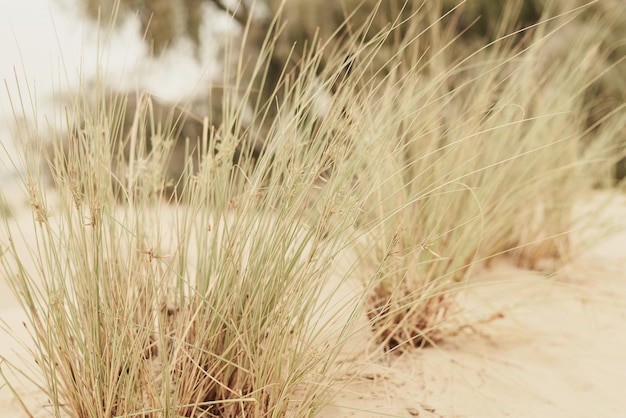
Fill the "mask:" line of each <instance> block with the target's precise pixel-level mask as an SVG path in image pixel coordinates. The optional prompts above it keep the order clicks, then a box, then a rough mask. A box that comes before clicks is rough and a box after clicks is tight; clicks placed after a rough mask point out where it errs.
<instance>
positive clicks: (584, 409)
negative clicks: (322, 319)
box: [0, 199, 626, 418]
mask: <svg viewBox="0 0 626 418" xmlns="http://www.w3.org/2000/svg"><path fill="white" fill-rule="evenodd" d="M611 209H612V214H611V217H612V219H614V220H619V221H620V222H618V223H621V224H622V227H623V226H626V199H619V200H617V201H616V202H615V203H613V204H612V207H611ZM622 219H624V220H625V221H621V220H622ZM15 222H22V223H24V224H27V223H28V222H30V215H29V214H28V213H27V211H26V210H24V211H22V213H19V214H17V215H16V217H15ZM618 223H616V226H615V227H614V230H615V231H618V232H616V233H615V234H614V235H612V236H611V237H610V238H608V239H606V240H604V241H603V242H601V243H600V244H598V245H596V246H594V247H593V248H590V249H589V250H588V251H586V252H585V253H584V254H581V256H580V257H577V258H576V259H575V260H574V261H572V262H571V263H569V264H568V265H567V266H565V267H564V268H562V269H560V270H559V271H558V272H557V273H555V274H554V275H552V276H551V277H550V278H546V277H545V276H542V275H540V274H537V273H533V272H529V271H524V270H520V269H517V268H515V267H513V266H512V265H511V263H509V262H507V261H506V260H499V261H497V262H496V263H494V265H493V266H492V268H490V270H489V271H487V272H486V273H485V274H482V275H481V277H480V279H479V280H477V281H476V282H475V283H473V284H472V286H471V288H468V289H467V290H466V291H465V292H464V293H463V295H462V297H461V302H462V304H463V306H464V310H463V314H462V315H463V317H464V318H465V320H467V321H468V323H470V324H474V326H473V327H472V328H467V329H466V330H465V331H464V332H462V333H461V334H459V335H457V336H456V337H453V338H451V339H449V340H448V341H446V342H445V343H443V344H441V345H439V346H438V347H435V348H429V349H423V350H419V351H414V352H410V353H406V354H404V355H402V356H384V357H382V358H379V359H377V360H371V359H370V360H362V361H361V360H359V361H357V362H356V363H355V365H354V370H355V373H354V376H353V378H352V380H351V381H349V382H347V383H346V384H345V387H344V388H343V390H342V391H341V392H340V393H339V394H338V396H337V397H336V399H335V400H334V403H333V405H332V406H330V407H329V408H327V409H326V410H325V411H324V414H323V416H328V417H342V416H343V417H379V416H399V417H415V416H419V417H446V418H451V417H481V418H484V417H494V418H495V417H555V418H557V417H568V418H572V417H581V418H582V417H621V416H626V397H625V396H624V395H623V394H624V387H625V386H626V332H624V331H626V329H625V326H626V325H625V324H626V230H623V231H621V232H619V228H620V226H619V225H617V224H618ZM2 239H5V238H4V237H2ZM25 239H26V240H28V234H26V236H25ZM0 286H1V287H0V317H1V318H2V320H3V321H4V322H5V323H6V325H7V326H8V328H9V329H10V330H12V331H13V332H14V333H15V334H16V335H17V336H18V337H21V338H23V337H25V336H26V334H25V331H24V327H23V326H22V321H23V320H24V315H23V314H22V312H21V310H20V309H19V306H18V305H17V303H16V302H15V301H14V300H13V298H12V296H11V295H10V292H9V291H8V289H6V284H5V283H4V281H0ZM20 352H22V353H23V349H21V348H20V346H19V345H18V344H17V343H15V341H14V339H12V338H11V337H9V336H8V335H6V333H3V334H2V339H1V340H0V355H2V356H4V357H6V358H8V359H10V360H13V361H16V359H17V357H18V353H20ZM3 371H6V367H3ZM19 390H20V392H21V393H22V394H24V399H25V401H26V402H27V403H28V405H29V407H30V408H31V409H32V410H33V411H34V412H35V415H36V416H42V417H44V416H50V410H49V409H46V408H45V407H43V405H45V404H46V398H45V396H42V395H40V394H38V392H37V391H36V390H34V389H33V387H32V385H30V386H29V385H26V386H25V387H23V386H20V387H19ZM21 416H27V415H25V414H24V413H23V412H22V410H21V409H20V405H19V402H18V401H17V400H16V399H15V397H14V396H13V395H12V393H11V391H10V390H9V388H8V387H6V386H3V387H0V417H21Z"/></svg>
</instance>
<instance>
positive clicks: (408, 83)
mask: <svg viewBox="0 0 626 418" xmlns="http://www.w3.org/2000/svg"><path fill="white" fill-rule="evenodd" d="M421 12H423V13H422V14H420V15H419V16H421V17H420V18H419V19H417V18H416V19H414V20H410V21H409V22H408V23H403V22H400V21H397V22H396V23H395V24H394V25H392V26H390V27H387V28H385V29H382V30H381V31H379V32H378V33H369V34H368V36H361V35H362V34H363V32H362V31H364V30H367V25H365V26H364V27H363V29H362V31H361V32H359V31H356V32H355V33H354V34H353V36H352V35H351V36H347V38H344V39H343V40H342V43H341V44H339V45H338V46H336V47H331V46H329V45H330V44H328V45H326V46H325V47H324V46H323V45H324V44H320V43H318V42H317V41H315V40H314V41H312V42H311V44H310V46H308V47H307V48H306V49H304V50H303V52H302V55H301V56H299V57H298V59H295V60H294V62H295V64H294V65H296V66H297V71H294V72H289V73H286V74H285V75H284V76H283V77H282V78H281V80H280V82H279V83H278V85H276V86H275V87H274V88H275V89H276V91H277V92H279V93H280V95H281V97H280V100H277V101H274V100H272V101H269V102H263V101H262V100H256V98H257V96H256V91H255V90H254V88H255V87H254V86H257V85H258V82H259V80H261V81H262V80H264V77H265V75H266V74H267V68H268V65H269V63H270V61H271V56H272V52H273V50H272V48H273V47H274V44H273V43H272V42H271V41H268V43H267V44H266V45H265V47H264V49H262V50H261V52H260V53H259V54H258V57H259V58H258V61H256V62H254V63H252V64H254V66H253V67H252V69H250V68H246V69H244V68H243V65H242V66H241V67H240V68H239V71H237V72H236V73H235V74H234V75H233V76H232V77H229V76H228V75H225V78H224V80H225V83H224V84H225V85H226V87H225V89H224V98H223V119H222V120H221V122H219V121H216V122H215V124H214V125H213V124H209V121H208V119H205V120H204V123H203V125H202V132H201V136H198V137H197V138H190V141H188V142H187V143H186V147H185V146H183V149H184V150H185V152H184V153H183V154H184V155H186V156H188V157H189V156H193V155H195V156H198V155H202V156H203V157H202V158H200V159H198V158H187V159H185V161H186V165H185V167H186V169H185V171H184V173H183V175H182V176H180V178H179V179H177V190H178V191H179V192H178V194H176V195H175V198H172V199H170V200H169V202H168V204H164V203H163V197H164V195H167V193H166V191H167V189H168V187H171V186H172V184H171V183H170V182H171V175H170V174H168V167H169V160H170V158H171V155H172V152H174V150H175V149H176V147H181V146H182V145H181V144H180V143H176V139H175V136H176V132H178V131H177V129H178V126H177V123H179V122H180V121H178V120H177V118H175V117H174V118H171V120H169V123H163V124H160V123H158V121H157V118H156V117H155V113H154V107H153V106H150V100H149V98H148V97H146V98H145V100H144V101H142V100H139V101H138V103H140V104H142V105H140V106H136V111H135V112H134V114H133V115H132V118H131V120H132V123H131V124H130V125H131V129H130V130H124V129H121V125H122V124H123V121H124V119H125V118H127V112H126V109H125V106H124V105H120V104H119V103H122V104H123V103H124V101H123V100H122V101H121V102H120V101H117V100H111V98H110V94H109V92H108V91H107V90H106V87H105V86H104V84H103V82H97V83H96V86H98V89H96V100H95V101H93V100H92V99H91V98H88V97H87V96H88V95H87V94H86V93H85V92H81V93H80V94H78V96H77V99H76V102H75V103H74V106H73V113H74V115H75V116H76V117H75V118H69V117H68V118H67V120H68V127H67V128H68V129H67V132H69V134H68V135H67V137H65V138H57V142H56V150H57V152H56V155H55V156H54V161H51V164H52V167H53V169H52V178H53V181H54V184H55V190H56V191H55V193H56V194H58V203H57V204H52V203H50V198H49V195H48V194H49V193H52V192H49V191H46V190H45V188H44V187H43V180H42V178H41V175H40V173H39V171H38V169H37V167H39V161H38V160H39V159H40V158H41V154H40V152H41V148H42V145H41V144H39V143H37V142H36V141H32V138H31V137H30V136H28V135H26V134H25V135H24V136H23V137H22V138H21V140H22V142H23V144H24V151H25V152H24V158H25V160H26V163H27V164H26V166H27V167H30V168H31V171H29V173H28V175H27V176H26V177H25V178H24V179H23V185H24V188H25V191H26V193H27V194H28V196H29V200H30V202H31V208H32V213H33V225H34V227H35V228H36V230H37V242H36V243H35V245H34V246H33V254H34V259H35V260H36V267H37V273H36V274H32V273H31V272H29V270H28V269H27V268H26V266H25V264H24V263H25V261H24V257H23V254H20V253H19V251H18V250H17V247H16V246H15V238H12V239H11V240H9V241H8V242H5V243H3V245H4V255H3V258H2V265H3V267H4V272H5V274H6V277H8V278H9V282H10V283H11V285H12V288H13V290H14V293H15V294H16V296H17V298H18V299H19V300H20V302H21V304H22V307H23V309H24V310H25V312H26V314H27V315H28V324H27V326H28V329H29V331H30V332H31V335H32V339H33V341H32V344H33V345H32V347H31V350H32V352H31V354H32V356H33V357H34V358H35V359H36V363H37V367H38V368H39V370H40V372H41V374H42V379H41V380H37V379H36V378H33V379H34V380H35V381H36V383H37V384H38V385H39V386H40V388H41V389H42V390H43V391H44V392H45V393H46V394H47V395H48V397H49V399H50V401H51V405H52V408H53V415H54V416H57V417H61V416H73V417H81V418H82V417H110V416H144V417H145V416H150V417H152V416H154V417H156V416H166V417H170V416H171V417H174V416H188V417H200V416H223V417H234V416H254V417H281V416H287V415H288V416H297V417H299V416H313V415H316V413H317V412H318V411H319V409H320V408H321V407H322V406H323V405H324V404H325V403H326V402H328V401H329V399H331V398H332V395H333V391H332V388H333V384H334V383H336V382H337V379H339V378H340V377H341V375H342V372H343V369H342V366H341V363H340V362H338V361H337V360H338V358H339V356H340V354H341V351H342V349H343V346H344V345H345V344H346V343H347V341H348V339H349V338H350V337H351V336H352V335H353V334H354V333H355V332H356V326H357V324H358V320H359V318H361V317H362V316H367V317H368V318H369V325H371V328H372V330H373V331H372V334H371V338H372V340H375V341H376V343H377V344H378V345H379V346H383V347H385V348H387V349H404V348H407V347H411V346H422V345H426V344H431V343H434V342H437V341H438V340H439V339H440V338H443V337H445V335H446V332H447V328H446V327H447V326H449V321H448V317H447V312H448V311H449V309H451V307H452V306H453V303H454V292H455V291H457V290H458V288H459V287H462V286H463V285H465V284H466V283H467V281H468V280H471V276H472V271H473V269H475V268H479V267H480V266H481V265H483V263H484V262H485V261H486V260H488V259H489V258H491V257H494V256H497V255H501V254H505V253H506V254H511V255H512V256H513V257H515V258H516V260H517V261H518V263H519V264H522V265H526V266H529V267H537V266H538V265H539V263H540V261H541V260H542V259H543V258H545V257H563V256H564V255H566V254H567V252H568V251H569V250H570V248H569V246H570V242H569V240H568V231H570V230H571V229H572V227H573V226H572V225H573V221H574V220H573V219H572V218H571V213H572V205H573V203H574V202H575V201H576V200H577V199H580V198H581V196H584V194H585V193H586V192H587V191H588V190H590V189H591V187H592V185H593V184H595V183H597V182H598V180H599V179H601V178H602V175H603V174H606V173H607V172H608V170H606V167H607V166H608V165H609V164H610V163H611V161H610V159H608V158H607V153H608V152H610V151H611V147H612V146H614V141H615V137H616V135H617V133H618V132H619V129H620V126H622V125H621V124H623V123H624V115H623V112H620V110H621V109H616V110H615V112H614V114H610V115H607V117H606V118H605V119H603V120H602V121H601V123H598V124H597V125H595V126H593V129H589V128H588V127H587V126H586V125H585V121H586V120H587V118H586V116H587V115H588V113H589V111H590V109H589V108H588V107H587V106H586V103H585V101H584V97H585V95H584V93H585V91H586V87H587V86H588V85H590V84H592V83H593V82H594V81H595V80H596V79H597V78H598V77H599V76H601V75H602V74H601V72H602V71H600V73H598V72H595V71H590V70H589V68H590V66H589V65H588V64H589V63H591V62H595V61H597V60H598V59H599V58H602V57H603V54H606V53H607V52H605V51H604V50H602V49H600V48H597V47H596V42H595V41H596V40H597V39H598V37H599V36H601V34H599V33H593V32H589V36H588V37H581V38H580V40H579V42H580V44H579V45H577V47H576V48H572V50H571V52H570V53H569V54H568V55H567V59H565V60H562V61H560V62H558V63H557V64H555V63H553V62H552V61H551V57H550V56H546V55H544V52H543V51H544V49H543V46H544V45H545V42H547V41H548V39H549V38H550V36H552V35H551V31H552V30H553V29H556V28H557V27H558V26H559V25H560V22H561V21H562V20H563V19H567V18H568V16H570V15H565V16H563V17H561V18H559V19H554V20H550V21H547V22H545V23H543V24H542V25H539V26H538V27H537V28H534V29H531V30H528V31H527V33H526V34H525V35H524V36H523V37H522V39H521V43H519V44H517V43H509V42H508V39H509V38H503V39H501V40H499V41H498V42H496V43H494V44H492V45H488V46H486V47H484V48H482V49H480V50H479V51H477V52H471V53H466V55H465V56H458V55H456V52H455V53H454V54H452V53H451V51H452V49H451V45H453V44H454V37H455V34H454V33H453V32H452V31H450V30H447V29H446V28H447V27H448V28H449V27H450V26H448V25H447V22H448V21H447V20H446V19H447V18H446V17H442V16H441V14H440V11H439V10H438V9H437V8H436V7H434V6H428V7H426V6H424V9H423V10H421ZM452 15H453V14H451V16H452ZM416 16H417V15H416ZM277 24H278V20H275V21H273V23H272V25H271V26H270V29H272V28H274V27H278V26H277ZM400 29H402V31H401V35H400V34H398V32H397V31H400ZM271 34H272V32H270V35H268V40H271V39H273V37H272V35H271ZM396 35H397V37H396ZM389 43H392V44H393V45H395V46H396V49H395V50H396V53H395V54H389V51H388V50H387V49H386V47H387V46H388V45H389ZM424 45H427V47H425V46H424ZM455 51H456V50H455ZM244 53H245V52H242V54H244ZM346 57H348V59H347V60H346ZM348 70H349V71H348ZM244 73H245V74H246V77H247V75H248V74H251V77H250V79H248V78H246V77H244ZM246 80H249V81H246ZM331 91H333V92H334V93H333V94H332V95H331V94H329V92H331ZM139 97H141V96H139ZM17 102H21V98H20V100H17V101H16V107H19V106H20V104H19V103H17ZM21 103H22V105H21V106H25V105H24V104H23V102H21ZM246 103H251V105H250V106H251V107H252V115H253V117H252V121H251V122H250V123H247V122H246V123H244V122H243V121H244V120H245V119H246V116H245V115H246V113H247V112H248V111H249V109H248V108H247V105H246ZM277 104H278V105H279V106H278V107H275V106H276V105H277ZM73 121H80V122H79V123H78V122H73ZM592 134H593V136H592ZM250 137H262V138H263V141H262V150H261V151H262V152H261V153H259V154H257V153H256V151H255V150H254V147H255V144H254V143H253V142H251V141H248V140H247V138H250ZM257 145H258V144H257ZM179 149H180V148H179ZM176 158H178V159H180V157H176ZM5 227H6V230H7V233H8V236H10V237H17V236H18V235H17V232H16V231H15V230H14V229H13V226H12V225H11V223H10V222H9V221H7V222H5ZM355 254H356V255H357V256H358V259H359V266H358V268H356V266H354V265H351V266H350V267H348V268H347V269H339V272H338V264H340V261H341V260H342V259H344V258H349V256H352V255H355ZM354 280H357V281H358V280H360V281H361V284H360V286H357V287H355V288H356V289H360V290H359V291H357V292H355V293H354V294H353V295H351V296H350V297H348V299H347V300H346V301H344V302H343V303H344V306H342V307H340V308H337V307H334V306H330V305H331V303H334V302H332V301H333V299H332V297H330V296H329V294H332V293H333V292H334V291H336V289H339V288H340V287H341V286H342V285H344V284H347V283H351V282H352V281H354ZM329 289H330V290H329ZM319 318H322V320H320V319H319ZM26 377H27V378H28V377H29V376H26Z"/></svg>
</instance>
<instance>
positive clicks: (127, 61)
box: [0, 0, 228, 185]
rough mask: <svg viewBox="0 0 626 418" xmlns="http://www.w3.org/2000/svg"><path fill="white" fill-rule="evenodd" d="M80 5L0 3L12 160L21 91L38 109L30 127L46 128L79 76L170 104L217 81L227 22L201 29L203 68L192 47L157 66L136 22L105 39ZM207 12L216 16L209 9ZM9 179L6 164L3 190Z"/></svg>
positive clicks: (62, 0) (70, 0) (2, 100)
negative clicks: (56, 102) (221, 38)
mask: <svg viewBox="0 0 626 418" xmlns="http://www.w3.org/2000/svg"><path fill="white" fill-rule="evenodd" d="M77 1H78V0H19V1H18V0H0V51H1V53H2V59H0V79H1V80H0V81H1V82H2V85H0V142H1V143H2V145H3V146H4V147H5V148H7V150H8V151H9V153H10V154H12V155H13V153H15V148H14V144H13V142H14V141H13V140H12V139H11V136H12V134H11V132H12V131H15V121H14V117H13V113H12V110H11V104H10V101H9V97H11V98H12V99H13V101H14V103H15V102H16V101H17V100H18V97H19V95H18V84H19V86H20V87H19V90H20V91H21V96H22V97H23V98H24V101H25V102H26V103H25V106H30V105H31V99H30V98H29V97H31V96H32V101H34V102H35V103H36V108H37V110H36V111H33V110H32V109H31V108H29V109H27V110H26V112H25V113H26V115H25V117H26V119H27V120H31V121H32V120H35V119H37V120H38V121H39V124H40V127H42V128H45V126H46V125H47V122H46V119H51V118H53V117H54V114H55V107H54V105H53V100H52V98H53V97H54V96H55V95H56V96H65V97H66V98H67V97H70V96H71V94H72V92H73V91H75V90H76V87H77V86H78V83H79V81H80V79H81V74H82V79H83V80H85V81H87V82H89V81H90V80H93V79H94V78H95V76H96V74H97V72H98V71H97V70H98V67H100V69H101V73H102V74H104V75H105V78H106V80H108V83H109V84H110V85H112V86H117V87H118V88H119V89H135V88H137V89H140V90H147V91H149V92H151V93H153V94H155V95H157V96H160V97H162V98H164V99H166V100H170V101H177V100H184V99H189V98H191V97H193V96H194V95H195V96H196V97H197V96H200V95H202V94H203V92H204V91H206V88H207V86H208V80H209V79H210V78H215V77H217V75H218V74H219V71H220V67H219V64H218V60H217V56H218V48H219V44H220V43H219V41H217V42H216V40H217V38H218V37H219V36H220V35H221V34H223V33H224V32H225V31H227V30H228V22H225V21H224V19H223V18H221V19H220V18H219V17H216V16H215V14H212V15H211V16H212V18H211V19H206V18H205V22H207V21H210V24H206V25H205V27H203V28H202V32H201V37H202V39H203V40H204V41H205V42H203V45H202V47H201V53H200V56H201V59H200V60H197V59H195V58H194V55H193V53H192V47H191V45H190V43H189V42H188V41H183V42H179V43H178V44H176V45H174V47H173V48H171V50H170V51H168V52H167V53H166V54H165V55H164V56H163V57H160V58H159V59H151V58H149V57H148V54H147V47H146V45H145V44H144V43H143V42H142V40H141V38H140V33H141V31H140V30H139V22H138V21H137V20H136V19H135V18H134V16H131V17H129V18H127V19H125V20H124V24H123V25H121V27H119V28H118V29H117V30H116V31H115V33H113V34H109V35H108V36H107V34H106V33H105V32H106V31H104V30H103V31H102V33H101V34H100V35H99V34H98V30H97V27H96V25H95V24H94V23H93V22H92V21H89V20H86V19H85V18H83V17H82V16H81V14H80V9H79V8H78V7H77V6H76V4H77ZM205 12H206V13H207V15H210V13H211V12H210V11H209V10H208V9H206V10H205ZM216 19H217V20H216ZM99 38H100V39H101V40H100V46H98V42H99ZM102 39H106V41H103V40H102ZM98 55H99V57H98ZM27 87H29V88H30V91H31V93H30V94H29V93H28V91H27V90H28V88H27ZM58 110H59V109H58V106H56V112H57V113H58ZM20 113H21V112H20ZM35 114H36V116H35ZM42 130H43V129H42ZM4 154H5V153H4V151H3V150H1V149H0V163H1V162H2V161H4V162H5V163H6V156H5V155H4ZM10 174H11V170H8V171H7V170H6V169H5V168H4V167H3V164H0V185H2V184H5V183H6V182H7V181H9V179H10V178H11V176H10ZM7 176H8V177H7Z"/></svg>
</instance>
